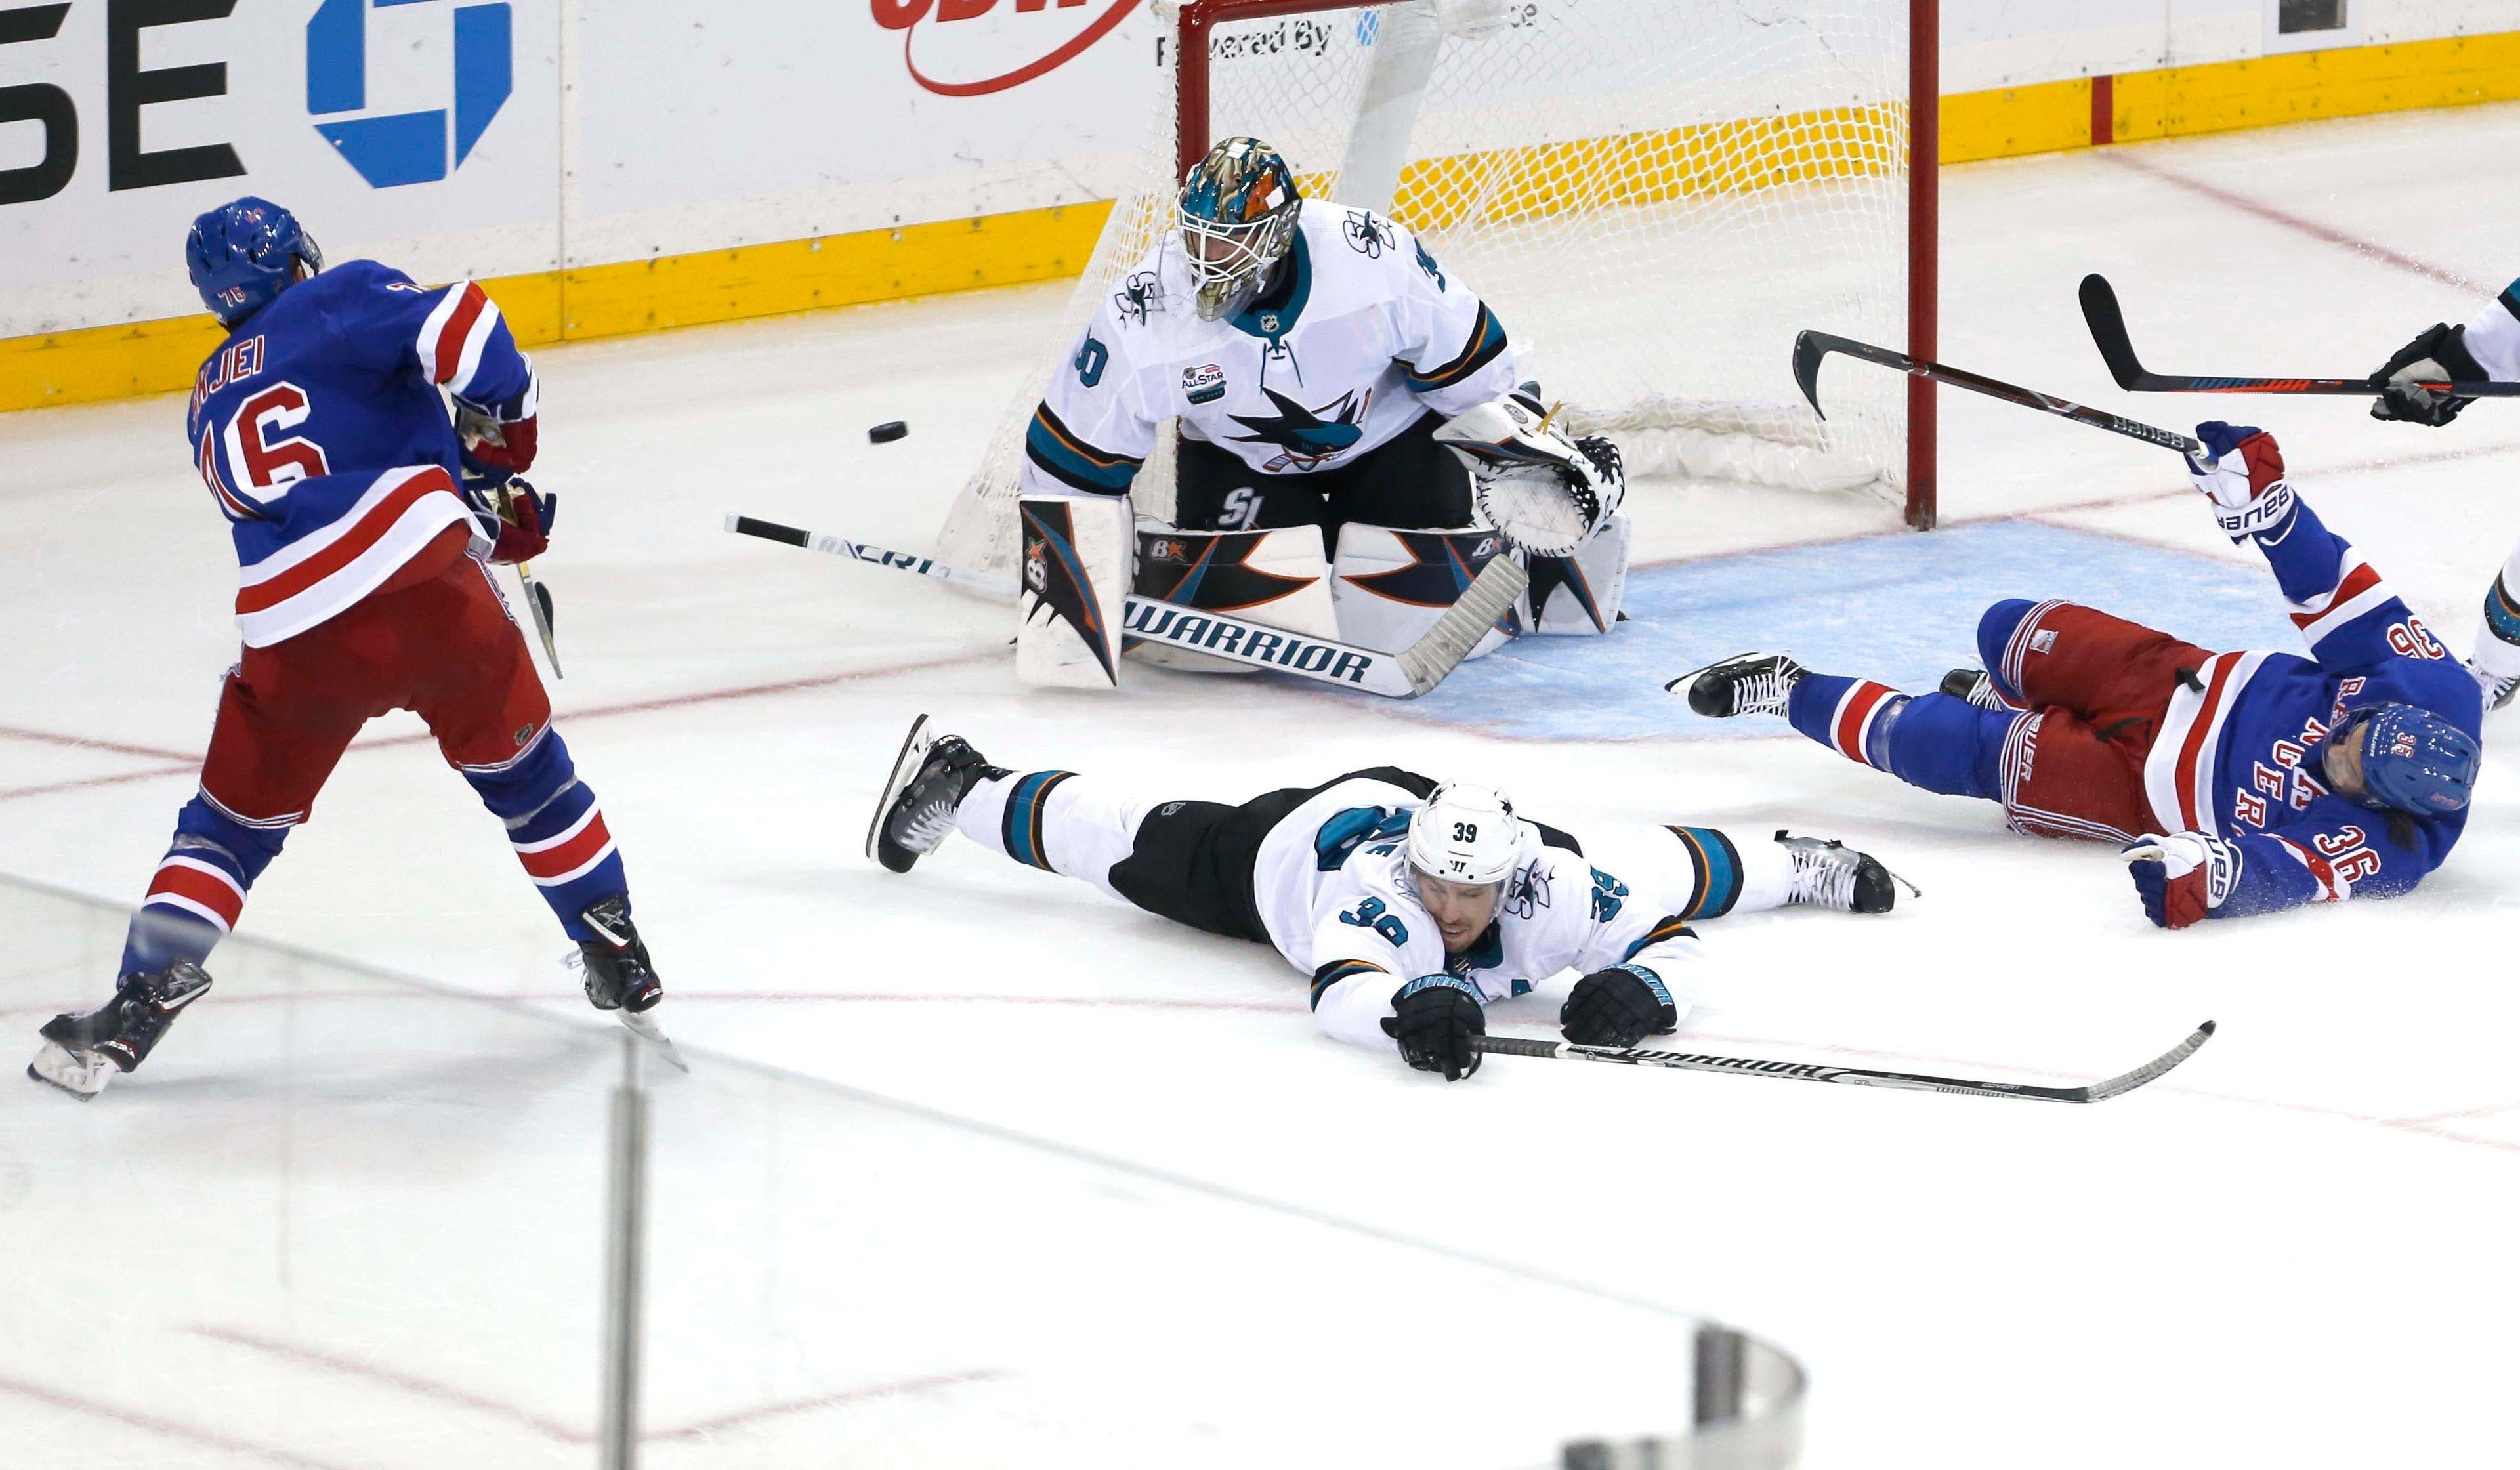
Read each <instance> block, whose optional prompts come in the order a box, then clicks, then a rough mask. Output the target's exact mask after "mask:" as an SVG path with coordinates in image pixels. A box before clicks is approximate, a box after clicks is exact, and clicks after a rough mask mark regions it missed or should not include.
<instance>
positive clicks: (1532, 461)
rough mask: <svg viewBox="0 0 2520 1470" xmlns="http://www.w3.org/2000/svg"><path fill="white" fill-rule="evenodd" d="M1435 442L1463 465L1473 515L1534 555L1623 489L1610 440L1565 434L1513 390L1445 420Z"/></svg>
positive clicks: (1582, 533) (1574, 534) (1595, 516)
mask: <svg viewBox="0 0 2520 1470" xmlns="http://www.w3.org/2000/svg"><path fill="white" fill-rule="evenodd" d="M1435 442H1436V443H1438V444H1441V445H1443V446H1445V447H1446V448H1448V449H1450V450H1452V451H1453V453H1455V454H1456V455H1459V456H1460V457H1461V460H1462V463H1463V465H1465V466H1467V467H1468V468H1469V471H1470V499H1471V503H1472V504H1473V505H1474V506H1476V507H1477V508H1478V515H1479V519H1480V520H1482V521H1484V522H1486V523H1487V524H1488V525H1491V526H1494V527H1495V528H1496V529H1497V531H1498V532H1499V533H1501V534H1502V535H1503V536H1504V537H1505V538H1506V540H1508V541H1509V542H1511V543H1513V544H1514V545H1515V546H1517V547H1520V548H1521V549H1522V550H1524V551H1526V552H1529V553H1532V554H1533V555H1535V556H1542V557H1563V556H1566V555H1567V554H1569V553H1571V552H1573V551H1574V550H1575V549H1576V548H1577V547H1579V546H1582V545H1583V544H1584V543H1585V542H1587V541H1589V540H1591V539H1592V538H1593V535H1594V533H1595V532H1597V531H1598V530H1600V528H1601V526H1602V525H1603V524H1604V523H1605V522H1607V521H1608V520H1609V518H1610V517H1611V516H1612V515H1613V514H1615V513H1617V512H1618V509H1619V502H1620V501H1622V500H1624V499H1625V498H1626V497H1627V493H1628V477H1627V471H1626V469H1625V468H1624V467H1622V466H1621V464H1620V463H1619V448H1618V446H1617V445H1615V444H1612V443H1611V442H1610V441H1609V440H1607V439H1604V438H1602V437H1600V436H1599V435H1593V436H1590V437H1587V438H1582V439H1574V438H1569V437H1568V436H1567V434H1566V431H1565V429H1563V428H1561V427H1559V426H1558V424H1557V423H1556V416H1555V414H1554V413H1553V412H1552V411H1549V410H1544V409H1543V408H1541V406H1540V403H1539V401H1538V400H1537V399H1534V398H1530V397H1527V396H1525V395H1523V394H1521V393H1512V394H1508V395H1507V396H1506V397H1503V398H1500V399H1497V400H1496V401H1495V402H1493V403H1483V404H1480V405H1479V406H1478V407H1477V408H1474V409H1470V410H1468V411H1467V412H1465V413H1463V414H1460V415H1458V416H1456V417H1455V418H1453V419H1451V420H1448V421H1447V422H1446V423H1443V424H1442V425H1441V426H1440V427H1438V428H1437V429H1436V430H1435Z"/></svg>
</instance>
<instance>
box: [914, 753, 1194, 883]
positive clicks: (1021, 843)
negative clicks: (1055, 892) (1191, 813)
mask: <svg viewBox="0 0 2520 1470" xmlns="http://www.w3.org/2000/svg"><path fill="white" fill-rule="evenodd" d="M1153 805H1154V804H1153V803H1152V802H1149V801H1148V800H1146V799H1144V798H1143V797H1139V796H1136V795H1133V794H1131V793H1129V792H1126V791H1123V790H1119V789H1117V788H1116V785H1115V783H1114V782H1111V781H1107V780H1098V779H1095V778H1092V777H1083V776H1078V775H1077V774H1076V773H1074V772H1072V771H1031V772H1026V773H1025V774H1023V775H1021V776H1005V777H992V778H989V779H988V780H983V781H981V782H980V783H979V784H978V785H976V786H973V787H972V788H971V790H970V794H968V795H967V796H965V797H964V798H963V805H962V806H961V807H959V808H957V809H956V811H955V813H954V825H955V826H956V827H957V828H958V829H959V830H960V831H961V832H962V833H963V835H964V836H966V837H968V838H970V839H971V840H972V841H974V842H977V843H979V844H980V845H981V846H982V847H985V848H987V849H989V850H990V851H991V852H996V853H1003V854H1004V855H1006V856H1007V857H1010V858H1012V859H1013V860H1015V861H1016V862H1018V863H1022V864H1025V865H1027V866H1029V867H1033V868H1039V869H1044V870H1046V871H1049V872H1056V873H1061V874H1064V875H1065V876H1067V877H1071V878H1082V879H1084V880H1085V881H1086V882H1088V883H1091V884H1093V885H1094V886H1095V887H1097V888H1100V889H1102V891H1103V892H1104V893H1107V894H1109V895H1111V896H1112V897H1113V898H1121V897H1122V896H1121V894H1120V892H1119V890H1117V889H1115V888H1113V887H1112V886H1111V869H1112V866H1113V865H1114V864H1117V863H1118V862H1120V861H1121V860H1122V859H1124V858H1126V857H1128V856H1129V853H1130V850H1131V849H1133V848H1134V847H1136V846H1137V840H1138V826H1139V824H1141V823H1143V822H1145V821H1146V820H1147V813H1148V810H1149V809H1150V808H1151V807H1152V806H1153ZM1122 902H1124V903H1125V902H1127V900H1126V899H1122Z"/></svg>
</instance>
